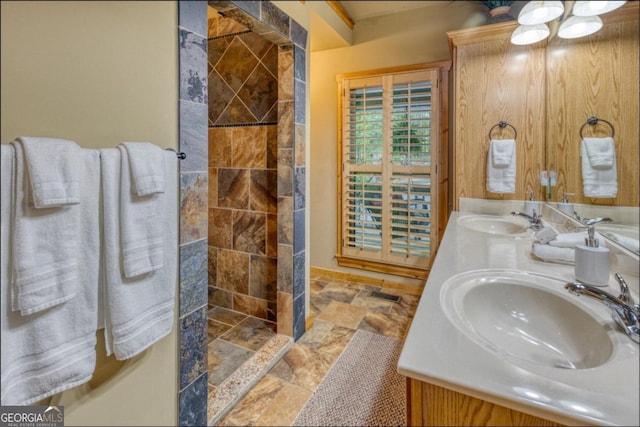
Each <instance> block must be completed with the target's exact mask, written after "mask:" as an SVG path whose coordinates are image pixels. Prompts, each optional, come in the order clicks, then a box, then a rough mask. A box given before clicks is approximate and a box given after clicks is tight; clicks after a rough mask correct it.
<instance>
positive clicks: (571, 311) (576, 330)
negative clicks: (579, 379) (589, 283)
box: [440, 270, 613, 369]
mask: <svg viewBox="0 0 640 427" xmlns="http://www.w3.org/2000/svg"><path fill="white" fill-rule="evenodd" d="M563 284H564V281H561V280H557V279H553V278H550V277H547V276H543V275H538V274H535V273H527V272H517V271H504V272H501V273H499V272H495V271H493V272H491V273H489V272H487V271H483V270H481V271H476V272H469V273H462V274H460V275H457V276H453V277H452V278H450V279H449V280H447V282H445V284H444V285H443V287H442V291H441V294H440V299H441V303H442V306H443V308H444V309H445V313H446V314H447V316H448V317H449V320H451V321H452V323H453V324H455V325H456V327H458V328H459V329H460V330H461V331H462V332H463V333H464V334H465V335H466V336H467V337H469V338H471V339H472V340H474V341H475V342H476V343H478V344H480V345H481V346H483V347H484V348H485V349H488V350H490V351H492V352H494V353H496V354H499V355H502V356H504V357H505V358H506V359H516V360H524V361H527V362H531V363H535V364H538V365H542V366H546V367H554V368H565V369H587V368H594V367H596V366H600V365H602V364H604V363H605V362H607V360H609V358H610V357H611V355H612V353H613V342H612V340H611V338H610V337H609V332H608V331H607V329H606V328H605V327H604V326H603V324H601V323H600V321H598V320H597V318H595V317H594V316H593V315H591V314H590V313H589V312H587V311H586V310H585V309H584V308H583V307H580V306H579V305H577V304H576V303H574V302H573V301H572V300H571V299H570V297H571V296H570V295H569V296H568V297H567V296H565V295H564V289H563ZM556 290H557V291H556ZM567 295H568V294H567Z"/></svg>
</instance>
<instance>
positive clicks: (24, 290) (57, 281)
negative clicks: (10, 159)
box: [11, 141, 98, 316]
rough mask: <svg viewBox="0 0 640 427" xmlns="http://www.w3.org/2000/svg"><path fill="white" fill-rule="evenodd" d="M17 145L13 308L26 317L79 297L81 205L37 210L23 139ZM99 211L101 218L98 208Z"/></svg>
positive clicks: (78, 166)
mask: <svg viewBox="0 0 640 427" xmlns="http://www.w3.org/2000/svg"><path fill="white" fill-rule="evenodd" d="M12 146H13V147H14V149H15V172H14V173H15V177H14V204H13V210H14V212H13V218H12V220H13V240H12V247H11V249H12V251H13V266H12V267H13V269H12V279H11V281H12V287H11V300H12V308H13V310H14V311H18V310H19V311H20V313H21V314H22V315H23V316H26V315H29V314H33V313H36V312H38V311H40V310H44V309H46V308H49V307H52V306H54V305H56V304H61V303H63V302H65V301H68V300H70V299H72V298H74V296H75V294H76V291H77V289H78V287H79V286H80V276H79V269H80V264H79V260H78V256H79V254H80V253H81V248H80V246H79V241H80V231H79V230H80V212H81V210H80V209H81V207H82V204H72V205H66V206H58V207H50V208H48V209H36V208H35V207H34V205H33V203H32V199H31V193H32V192H31V185H30V177H29V174H28V172H27V169H28V167H29V166H28V165H27V160H26V156H25V152H24V149H23V144H22V143H21V142H19V141H14V142H12ZM81 155H82V152H81ZM76 162H77V164H76V165H75V166H74V167H75V168H76V169H77V170H82V171H83V172H84V163H83V162H78V160H77V159H76ZM81 176H82V175H81ZM94 196H95V195H94ZM95 214H96V218H97V215H98V211H97V210H96V212H95Z"/></svg>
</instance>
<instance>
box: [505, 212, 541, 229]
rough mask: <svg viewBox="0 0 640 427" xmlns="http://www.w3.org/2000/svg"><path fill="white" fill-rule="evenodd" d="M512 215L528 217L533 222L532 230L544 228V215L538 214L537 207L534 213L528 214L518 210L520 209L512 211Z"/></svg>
mask: <svg viewBox="0 0 640 427" xmlns="http://www.w3.org/2000/svg"><path fill="white" fill-rule="evenodd" d="M511 215H515V216H523V217H525V218H527V219H528V220H529V223H530V224H531V225H530V228H531V229H532V230H535V231H538V230H541V229H542V215H538V214H537V213H536V211H535V209H534V210H533V215H527V214H526V213H524V212H518V211H513V212H511Z"/></svg>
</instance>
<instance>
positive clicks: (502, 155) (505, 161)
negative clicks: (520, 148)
mask: <svg viewBox="0 0 640 427" xmlns="http://www.w3.org/2000/svg"><path fill="white" fill-rule="evenodd" d="M490 145H491V152H492V153H493V167H496V168H506V167H507V166H509V164H510V163H511V159H512V158H513V151H514V150H515V147H516V141H515V140H514V139H492V140H491V144H490Z"/></svg>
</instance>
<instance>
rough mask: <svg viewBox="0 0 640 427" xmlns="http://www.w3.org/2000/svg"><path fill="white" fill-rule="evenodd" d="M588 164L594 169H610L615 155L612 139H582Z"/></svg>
mask: <svg viewBox="0 0 640 427" xmlns="http://www.w3.org/2000/svg"><path fill="white" fill-rule="evenodd" d="M584 147H585V149H586V152H587V156H588V157H589V163H590V164H591V167H592V168H594V169H610V168H611V167H612V166H613V159H614V158H615V154H616V147H615V145H614V143H613V138H612V137H610V136H608V137H606V138H584Z"/></svg>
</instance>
